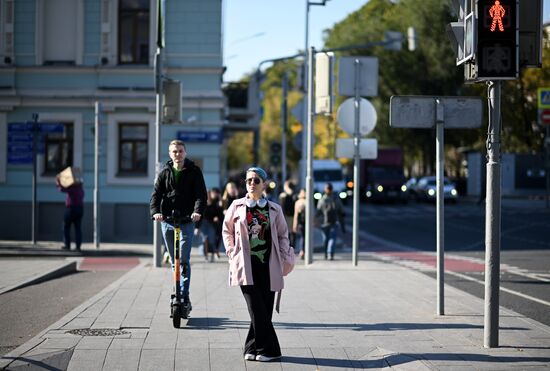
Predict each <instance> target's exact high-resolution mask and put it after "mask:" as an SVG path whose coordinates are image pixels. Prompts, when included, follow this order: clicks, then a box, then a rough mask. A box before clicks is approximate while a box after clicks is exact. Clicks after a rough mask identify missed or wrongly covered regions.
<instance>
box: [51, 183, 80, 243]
mask: <svg viewBox="0 0 550 371" xmlns="http://www.w3.org/2000/svg"><path fill="white" fill-rule="evenodd" d="M55 184H56V185H57V189H58V190H59V191H61V192H64V193H66V194H67V197H66V198H65V213H64V216H63V242H64V245H63V247H62V249H64V250H70V249H71V225H73V224H74V240H75V241H74V242H75V248H76V251H80V245H82V216H83V215H84V188H83V187H82V182H81V180H80V179H79V180H78V181H77V182H75V183H74V184H73V185H71V186H70V187H63V186H62V185H61V183H60V181H59V175H58V176H57V177H56V178H55Z"/></svg>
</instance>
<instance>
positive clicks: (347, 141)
mask: <svg viewBox="0 0 550 371" xmlns="http://www.w3.org/2000/svg"><path fill="white" fill-rule="evenodd" d="M354 155H355V146H354V144H353V139H352V138H340V139H336V157H343V158H353V156H354ZM359 157H361V158H362V159H365V160H375V159H376V158H377V157H378V141H377V140H376V139H372V138H369V139H361V143H360V146H359Z"/></svg>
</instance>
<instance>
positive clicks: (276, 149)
mask: <svg viewBox="0 0 550 371" xmlns="http://www.w3.org/2000/svg"><path fill="white" fill-rule="evenodd" d="M269 163H270V165H271V166H279V165H280V164H281V143H279V142H273V143H271V145H270V146H269Z"/></svg>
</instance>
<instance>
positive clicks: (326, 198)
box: [317, 183, 346, 260]
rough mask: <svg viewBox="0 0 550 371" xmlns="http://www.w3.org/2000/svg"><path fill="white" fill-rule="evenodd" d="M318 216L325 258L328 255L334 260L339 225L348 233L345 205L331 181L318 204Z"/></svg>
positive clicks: (343, 231)
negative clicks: (345, 220)
mask: <svg viewBox="0 0 550 371" xmlns="http://www.w3.org/2000/svg"><path fill="white" fill-rule="evenodd" d="M317 216H318V217H320V218H321V220H322V224H321V229H322V231H323V241H324V248H325V260H326V259H327V257H328V258H329V259H330V260H334V250H335V248H336V240H337V239H338V227H340V229H341V230H342V233H346V227H345V224H344V206H343V205H342V201H340V198H338V197H337V196H336V194H335V193H334V191H333V187H332V184H331V183H327V184H326V185H325V193H324V194H323V197H321V199H320V200H319V203H318V204H317Z"/></svg>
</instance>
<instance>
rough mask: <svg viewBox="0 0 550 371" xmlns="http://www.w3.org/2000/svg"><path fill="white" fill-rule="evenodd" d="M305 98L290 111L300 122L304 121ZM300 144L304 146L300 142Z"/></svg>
mask: <svg viewBox="0 0 550 371" xmlns="http://www.w3.org/2000/svg"><path fill="white" fill-rule="evenodd" d="M304 106H305V103H304V98H302V99H300V100H299V101H298V103H296V105H295V106H294V107H292V109H291V110H290V113H291V114H292V116H294V118H295V119H296V120H297V121H298V122H302V121H303V120H304ZM300 146H302V145H301V144H300Z"/></svg>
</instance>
